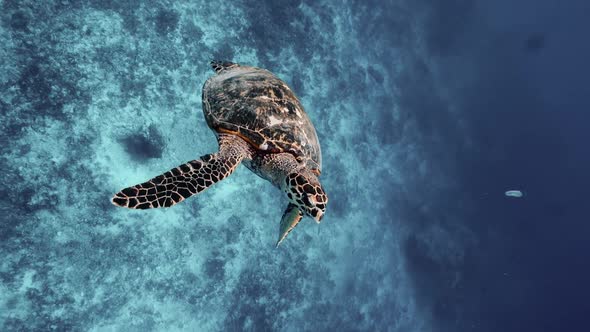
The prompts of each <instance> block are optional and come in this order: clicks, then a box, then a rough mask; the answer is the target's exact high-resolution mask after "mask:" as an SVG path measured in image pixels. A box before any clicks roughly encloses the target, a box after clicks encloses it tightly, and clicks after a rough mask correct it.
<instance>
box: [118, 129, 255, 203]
mask: <svg viewBox="0 0 590 332" xmlns="http://www.w3.org/2000/svg"><path fill="white" fill-rule="evenodd" d="M249 153H250V152H249V147H248V144H247V143H246V142H244V141H243V140H242V139H241V138H238V137H236V136H233V135H220V137H219V152H217V153H213V154H208V155H204V156H202V157H201V158H200V159H199V160H192V161H189V162H188V163H186V164H182V165H180V166H178V167H176V168H173V169H171V170H169V171H168V172H166V173H164V174H161V175H158V176H156V177H155V178H153V179H151V180H149V181H147V182H144V183H141V184H138V185H135V186H132V187H128V188H125V189H123V190H121V191H120V192H118V193H117V194H115V196H114V197H113V198H112V200H111V201H112V202H113V204H115V205H117V206H121V207H127V208H131V209H151V208H160V207H169V206H172V205H174V204H176V203H179V202H182V201H183V200H184V199H186V198H188V197H190V196H192V195H195V194H198V193H200V192H201V191H203V190H205V189H207V188H209V187H210V186H211V185H213V184H214V183H216V182H219V181H221V180H223V179H224V178H226V177H227V176H229V175H230V174H231V173H232V172H233V171H234V169H235V168H236V167H237V166H238V165H239V164H240V162H241V161H242V159H244V158H248V157H249Z"/></svg>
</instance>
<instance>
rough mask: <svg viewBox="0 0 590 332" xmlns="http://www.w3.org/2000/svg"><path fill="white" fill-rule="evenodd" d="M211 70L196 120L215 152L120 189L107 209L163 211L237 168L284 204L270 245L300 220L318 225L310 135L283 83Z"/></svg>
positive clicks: (314, 142) (257, 71)
mask: <svg viewBox="0 0 590 332" xmlns="http://www.w3.org/2000/svg"><path fill="white" fill-rule="evenodd" d="M211 66H212V67H213V69H214V70H215V74H214V75H213V76H212V77H210V78H209V79H208V80H207V81H206V82H205V85H204V86H203V113H204V114H205V120H206V121H207V125H208V126H209V128H211V129H212V130H213V132H214V133H215V136H216V137H217V141H218V143H219V151H218V152H217V153H213V154H207V155H204V156H202V157H200V158H199V159H195V160H192V161H189V162H187V163H186V164H182V165H180V166H178V167H176V168H173V169H171V170H170V171H168V172H166V173H164V174H162V175H158V176H156V177H155V178H153V179H151V180H149V181H147V182H144V183H141V184H138V185H135V186H132V187H128V188H125V189H123V190H121V191H120V192H118V193H117V194H115V196H114V197H113V198H112V202H113V204H115V205H117V206H122V207H127V208H132V209H150V208H160V207H170V206H172V205H174V204H176V203H179V202H181V201H183V200H184V199H185V198H188V197H189V196H192V195H195V194H197V193H200V192H201V191H203V190H205V189H207V188H208V187H209V186H211V185H213V184H214V183H216V182H218V181H221V180H222V179H224V178H225V177H227V176H228V175H230V174H231V173H232V172H233V170H234V169H235V168H236V167H237V166H238V165H239V164H240V162H243V164H244V165H246V167H248V169H250V170H251V171H252V172H254V173H255V174H257V175H258V176H260V177H262V178H263V179H265V180H268V181H270V182H271V183H272V184H273V185H274V186H276V187H278V188H279V189H280V190H282V191H283V192H285V194H286V195H287V197H288V198H289V205H288V206H287V209H286V210H285V212H284V214H283V217H282V219H281V223H280V227H279V239H278V241H277V244H276V245H277V246H278V245H279V244H280V243H281V242H282V241H283V240H284V239H285V237H286V236H287V234H288V233H289V232H290V231H291V230H292V229H293V228H294V227H295V226H297V224H298V223H299V221H300V220H301V218H302V217H303V215H308V216H310V217H312V218H313V219H315V220H316V222H318V223H319V222H320V220H321V219H322V217H323V216H324V212H325V211H326V204H327V203H328V197H327V196H326V194H325V192H324V190H323V188H322V186H321V184H320V182H319V180H318V177H319V175H320V173H321V167H322V154H321V150H320V144H319V141H318V137H317V134H316V131H315V128H314V127H313V125H312V124H311V121H310V120H309V117H308V116H307V114H306V113H305V111H304V110H303V106H301V103H300V102H299V100H298V99H297V97H296V96H295V94H294V93H293V92H292V91H291V89H290V88H289V87H288V86H287V84H286V83H285V82H283V81H282V80H281V79H279V78H278V77H276V76H275V75H274V74H272V73H271V72H269V71H268V70H265V69H261V68H256V67H250V66H242V65H239V64H236V63H232V62H227V61H212V62H211Z"/></svg>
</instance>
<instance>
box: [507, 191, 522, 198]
mask: <svg viewBox="0 0 590 332" xmlns="http://www.w3.org/2000/svg"><path fill="white" fill-rule="evenodd" d="M506 196H508V197H522V196H524V194H523V193H522V191H520V190H508V191H507V192H506Z"/></svg>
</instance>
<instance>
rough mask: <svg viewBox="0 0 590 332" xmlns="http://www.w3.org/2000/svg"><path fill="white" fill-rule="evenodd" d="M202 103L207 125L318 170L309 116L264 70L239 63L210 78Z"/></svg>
mask: <svg viewBox="0 0 590 332" xmlns="http://www.w3.org/2000/svg"><path fill="white" fill-rule="evenodd" d="M203 107H204V113H205V118H206V120H207V124H208V125H209V127H210V128H211V129H213V130H215V131H217V132H221V133H223V132H225V133H233V134H237V135H239V136H240V137H242V138H244V139H245V140H246V141H247V142H249V143H250V144H251V145H252V146H253V147H254V148H255V149H258V150H263V151H265V152H267V153H279V152H288V153H291V154H293V155H294V156H295V157H296V158H297V159H298V160H301V161H303V160H307V161H308V164H311V165H312V166H313V167H312V168H314V169H317V170H318V172H319V171H320V168H321V151H320V147H319V143H318V138H317V134H316V132H315V129H314V127H313V125H312V124H311V121H310V119H309V117H308V116H307V114H306V113H305V111H304V109H303V106H302V105H301V103H300V102H299V100H298V99H297V97H296V96H295V95H294V94H293V92H292V91H291V90H290V89H289V87H288V86H287V84H285V82H283V81H282V80H280V79H279V78H278V77H276V76H274V75H273V74H272V73H270V72H269V71H267V70H264V69H260V68H255V67H246V66H239V67H235V68H231V69H229V70H227V71H224V72H221V73H220V74H218V75H215V76H213V77H211V78H210V79H209V80H207V82H205V85H204V87H203Z"/></svg>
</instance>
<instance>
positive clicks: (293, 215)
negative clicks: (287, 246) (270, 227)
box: [277, 203, 303, 247]
mask: <svg viewBox="0 0 590 332" xmlns="http://www.w3.org/2000/svg"><path fill="white" fill-rule="evenodd" d="M301 218H303V212H302V211H301V210H299V208H298V207H297V206H296V205H295V204H292V203H290V204H289V206H287V209H286V210H285V212H284V213H283V218H282V219H281V226H280V227H279V240H278V241H277V247H278V246H279V245H280V244H281V242H283V240H284V239H285V238H286V237H287V235H288V234H289V233H290V232H291V231H292V230H293V228H295V226H297V224H298V223H299V222H300V221H301Z"/></svg>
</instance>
